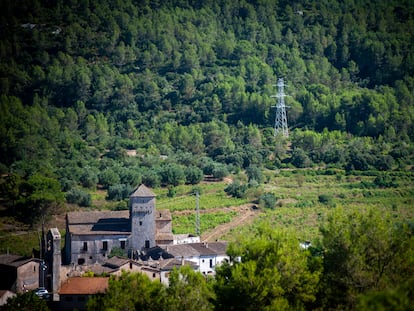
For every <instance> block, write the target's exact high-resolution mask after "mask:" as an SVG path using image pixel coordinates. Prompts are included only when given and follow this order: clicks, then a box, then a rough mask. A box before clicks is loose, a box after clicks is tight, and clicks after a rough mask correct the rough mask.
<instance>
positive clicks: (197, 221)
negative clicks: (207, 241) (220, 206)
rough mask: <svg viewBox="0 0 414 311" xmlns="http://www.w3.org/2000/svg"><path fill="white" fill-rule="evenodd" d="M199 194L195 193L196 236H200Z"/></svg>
mask: <svg viewBox="0 0 414 311" xmlns="http://www.w3.org/2000/svg"><path fill="white" fill-rule="evenodd" d="M198 199H199V194H198V191H196V234H197V236H200V211H199V204H198Z"/></svg>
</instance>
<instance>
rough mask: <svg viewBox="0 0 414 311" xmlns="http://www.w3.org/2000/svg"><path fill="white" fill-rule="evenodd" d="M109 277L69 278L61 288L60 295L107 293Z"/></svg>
mask: <svg viewBox="0 0 414 311" xmlns="http://www.w3.org/2000/svg"><path fill="white" fill-rule="evenodd" d="M108 280H109V278H104V277H74V278H69V279H68V280H67V281H66V282H65V283H64V284H62V287H61V288H60V291H59V294H60V295H93V294H98V293H105V292H106V290H107V289H108V284H109V283H108Z"/></svg>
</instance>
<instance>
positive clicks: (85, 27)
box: [0, 0, 414, 204]
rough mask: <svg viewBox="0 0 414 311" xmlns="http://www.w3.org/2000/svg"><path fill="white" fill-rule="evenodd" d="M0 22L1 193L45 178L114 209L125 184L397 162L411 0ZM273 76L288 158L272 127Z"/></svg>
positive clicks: (35, 15)
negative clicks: (109, 196)
mask: <svg viewBox="0 0 414 311" xmlns="http://www.w3.org/2000/svg"><path fill="white" fill-rule="evenodd" d="M0 11H1V13H0V14H1V19H0V90H1V97H0V105H1V106H0V107H1V114H0V141H1V145H0V162H1V171H2V172H3V173H6V172H7V173H14V174H16V175H17V177H16V176H15V177H14V180H15V181H16V180H19V178H22V179H23V181H25V182H26V183H27V182H28V178H29V177H30V176H33V174H35V173H36V174H38V175H39V176H43V177H47V178H52V179H54V180H56V181H57V182H58V183H59V184H60V186H61V188H62V190H63V191H64V192H70V193H71V195H72V196H70V197H71V198H72V199H73V201H79V202H80V201H82V200H84V201H85V202H84V203H85V204H87V203H88V198H85V197H84V194H85V193H84V190H82V189H83V188H94V187H96V185H97V184H99V185H102V186H103V187H104V188H109V187H115V188H114V189H113V190H114V193H115V194H114V197H119V196H122V193H127V189H128V187H131V186H132V185H135V184H136V183H137V182H141V181H144V182H145V183H146V184H148V185H149V186H155V187H156V186H159V185H174V184H180V183H184V182H187V183H197V182H198V181H199V180H200V177H199V176H200V171H202V173H204V174H213V173H215V174H216V175H217V176H222V175H223V174H225V173H226V172H235V171H238V170H240V169H244V168H247V167H250V166H255V167H263V166H267V167H269V168H275V167H283V166H286V165H295V166H297V167H306V166H311V165H313V164H318V165H320V164H327V165H330V166H336V167H340V168H346V169H348V170H353V169H357V170H367V169H380V170H389V169H398V168H403V169H405V168H406V165H407V164H410V163H411V162H412V154H413V148H412V140H413V139H414V136H413V135H414V134H413V133H414V126H413V124H414V123H413V116H414V111H413V109H414V108H413V107H414V106H413V103H414V77H413V73H414V52H413V49H412V46H413V42H414V31H413V29H414V4H413V2H412V1H409V0H405V1H385V2H381V3H377V2H372V1H362V0H359V1H330V0H329V1H328V0H326V1H317V2H314V1H270V0H269V1H245V0H242V1H224V0H223V1H220V0H211V1H172V0H171V1H132V0H126V1H115V2H114V1H94V0H83V1H81V0H79V1H77V0H72V1H59V0H58V1H36V0H27V1H14V2H10V1H1V4H0ZM280 77H283V78H284V79H285V82H286V83H287V87H286V90H285V92H286V93H287V94H288V95H289V96H288V97H286V103H287V105H288V106H289V108H288V122H289V127H290V130H291V137H290V140H291V147H292V150H293V151H292V153H291V154H290V153H286V148H285V144H286V141H285V140H283V139H282V138H280V137H274V135H273V128H272V127H273V122H274V114H275V111H274V108H272V106H273V105H274V104H275V99H274V98H272V95H274V94H275V93H276V91H277V90H276V88H275V87H274V86H273V85H274V84H275V82H276V80H277V78H280ZM126 150H136V152H137V156H136V157H134V158H128V157H126ZM160 155H165V156H167V157H162V159H161V158H160ZM166 158H167V159H166ZM165 159H166V160H165ZM185 167H187V171H185ZM35 179H36V178H35ZM19 185H21V183H19V182H15V183H12V184H11V185H8V188H7V187H6V188H7V189H10V188H12V189H13V188H14V189H16V187H19ZM3 188H4V187H3ZM29 188H30V187H29ZM30 189H33V187H32V188H30ZM8 191H9V190H7V191H6V192H7V193H8V195H9V196H10V191H9V192H8ZM30 193H31V192H30V191H29V192H26V194H27V196H30ZM11 196H13V194H11ZM20 199H22V198H17V199H16V198H15V199H14V200H12V201H13V202H17V201H19V200H20ZM26 199H27V198H26ZM20 201H21V200H20ZM23 201H25V200H23ZM79 202H78V203H79Z"/></svg>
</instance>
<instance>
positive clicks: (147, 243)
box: [145, 240, 150, 248]
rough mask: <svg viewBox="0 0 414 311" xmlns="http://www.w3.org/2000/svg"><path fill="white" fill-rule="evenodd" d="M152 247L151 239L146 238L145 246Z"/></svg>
mask: <svg viewBox="0 0 414 311" xmlns="http://www.w3.org/2000/svg"><path fill="white" fill-rule="evenodd" d="M149 247H150V241H149V240H146V241H145V248H149Z"/></svg>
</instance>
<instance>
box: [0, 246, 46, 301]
mask: <svg viewBox="0 0 414 311" xmlns="http://www.w3.org/2000/svg"><path fill="white" fill-rule="evenodd" d="M40 269H41V261H40V260H39V259H36V258H26V257H22V256H19V255H11V254H4V255H0V289H3V290H9V291H12V292H14V293H24V292H26V291H29V290H34V289H36V288H38V287H39V286H43V284H39V281H40V280H41V278H40V277H41V273H42V271H40Z"/></svg>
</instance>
